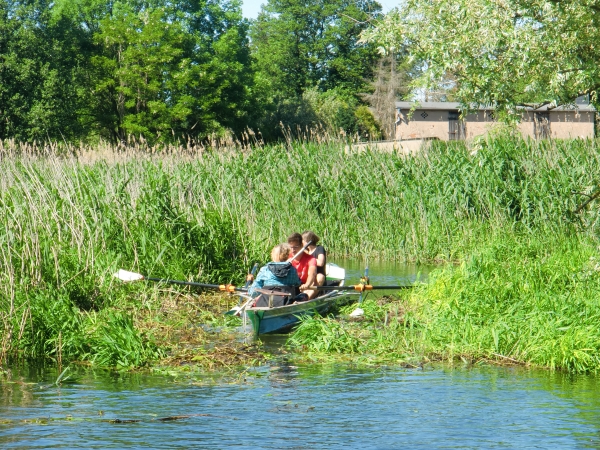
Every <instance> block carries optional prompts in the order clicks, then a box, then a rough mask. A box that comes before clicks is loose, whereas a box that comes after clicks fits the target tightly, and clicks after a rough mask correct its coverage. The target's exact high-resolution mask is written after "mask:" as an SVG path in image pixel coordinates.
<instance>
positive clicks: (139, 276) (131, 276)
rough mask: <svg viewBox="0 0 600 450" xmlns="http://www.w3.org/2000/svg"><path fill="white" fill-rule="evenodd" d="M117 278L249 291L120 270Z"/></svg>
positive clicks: (229, 286) (222, 285)
mask: <svg viewBox="0 0 600 450" xmlns="http://www.w3.org/2000/svg"><path fill="white" fill-rule="evenodd" d="M114 276H115V277H116V278H118V279H119V280H121V281H125V282H130V281H139V280H145V281H156V282H159V283H169V284H181V285H184V286H194V287H201V288H206V289H218V290H220V291H224V292H246V291H247V289H244V288H239V287H237V286H234V285H233V284H206V283H195V282H193V281H179V280H168V279H164V278H153V277H147V276H145V275H142V274H141V273H135V272H129V271H127V270H123V269H119V271H118V272H117V273H115V274H114Z"/></svg>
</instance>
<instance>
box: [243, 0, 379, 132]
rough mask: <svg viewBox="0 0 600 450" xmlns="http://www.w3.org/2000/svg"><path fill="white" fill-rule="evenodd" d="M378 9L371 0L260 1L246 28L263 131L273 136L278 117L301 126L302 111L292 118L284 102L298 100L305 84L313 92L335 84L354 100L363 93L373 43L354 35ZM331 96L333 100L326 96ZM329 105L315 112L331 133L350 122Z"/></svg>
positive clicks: (373, 57) (349, 116) (373, 55)
mask: <svg viewBox="0 0 600 450" xmlns="http://www.w3.org/2000/svg"><path fill="white" fill-rule="evenodd" d="M380 11H381V5H379V3H377V2H374V1H371V0H369V1H365V2H353V1H347V0H336V1H323V0H311V1H309V2H298V1H287V0H286V1H281V0H270V1H269V2H267V3H266V4H265V5H263V9H262V11H261V13H260V14H259V16H258V18H257V19H256V21H255V22H254V23H253V24H252V27H251V29H250V35H251V46H252V55H253V57H254V60H255V70H256V76H255V79H256V85H257V91H256V94H257V96H258V97H259V102H260V103H261V104H262V106H263V108H265V110H266V111H265V112H266V114H265V116H264V118H263V120H262V122H260V125H259V126H260V128H261V131H262V132H263V134H265V135H266V134H269V135H271V136H275V134H271V133H272V131H271V130H272V129H274V128H275V127H278V126H279V124H280V122H282V123H283V124H284V125H286V126H291V127H292V128H295V126H296V125H298V126H301V127H303V126H306V125H307V122H306V118H305V115H299V116H298V117H297V118H295V117H294V116H293V115H290V114H289V112H288V107H287V105H289V104H290V103H291V104H298V103H301V101H302V98H303V96H304V95H305V94H306V93H307V91H309V90H310V89H314V90H316V91H315V93H316V92H320V93H327V92H328V91H331V90H334V89H335V90H338V91H339V92H346V93H349V94H350V96H353V97H354V98H355V99H356V98H358V94H360V93H362V92H365V89H366V88H367V84H368V82H367V80H368V79H369V78H371V76H372V72H373V67H374V64H375V61H376V60H377V58H378V55H377V50H376V47H375V46H374V45H372V44H366V45H365V44H360V43H359V37H360V33H361V31H362V30H363V29H364V28H365V27H366V24H367V21H368V20H371V19H372V18H377V17H379V15H380ZM309 95H311V94H310V93H309ZM315 95H316V94H315ZM313 96H314V95H313ZM334 96H338V94H334ZM332 101H333V103H335V101H336V99H333V98H330V99H328V100H327V102H328V103H331V102H332ZM344 101H345V100H344ZM354 102H356V100H354ZM309 103H310V100H309ZM310 104H311V106H313V107H314V106H315V105H314V103H310ZM331 108H333V109H334V111H333V112H332V111H328V112H327V113H325V114H319V113H318V112H317V113H316V114H317V116H318V118H319V120H320V121H322V122H324V123H325V124H326V126H329V127H332V128H333V129H335V130H336V132H337V130H338V129H339V127H340V126H342V127H345V126H346V125H347V124H346V123H344V122H351V124H353V123H354V122H355V120H354V119H353V114H352V113H346V112H347V110H348V108H347V107H346V106H343V107H341V110H340V106H336V105H330V106H329V109H331ZM317 109H318V108H317ZM344 114H346V115H347V118H343V115H344ZM347 131H349V132H352V131H353V130H351V129H350V130H347Z"/></svg>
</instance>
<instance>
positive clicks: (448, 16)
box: [365, 0, 600, 113]
mask: <svg viewBox="0 0 600 450" xmlns="http://www.w3.org/2000/svg"><path fill="white" fill-rule="evenodd" d="M365 37H366V38H367V39H368V40H370V41H371V42H378V43H380V44H381V45H384V46H388V47H389V46H408V47H409V49H410V53H411V58H413V60H415V61H418V62H419V63H420V65H421V67H422V68H423V74H422V76H421V77H419V79H418V80H417V81H416V83H415V86H416V87H421V88H435V87H436V85H438V84H439V83H443V82H445V81H446V80H448V79H452V80H455V81H454V82H455V88H456V92H455V97H456V98H457V99H458V100H459V101H461V102H463V103H464V104H470V103H478V104H487V105H493V106H496V107H497V108H498V109H500V110H502V111H505V112H508V113H510V112H511V111H514V110H515V107H517V106H519V105H525V104H527V105H532V106H539V105H541V104H551V105H552V104H555V105H558V104H567V103H572V102H574V100H575V98H576V97H578V96H580V95H584V94H589V95H590V96H591V98H592V100H593V101H595V102H598V96H597V92H598V89H599V88H600V66H599V65H598V60H599V59H600V58H599V57H600V46H599V45H598V42H600V41H599V38H600V2H598V1H596V0H590V1H585V2H580V1H576V0H564V1H558V0H494V1H489V0H433V1H431V0H407V1H406V2H404V3H403V4H402V5H401V6H400V7H399V8H398V9H396V10H393V11H392V12H390V13H389V14H388V15H387V16H386V17H385V19H384V20H382V21H380V22H379V23H378V24H377V26H376V27H375V28H374V29H372V30H370V31H368V32H367V33H366V34H365Z"/></svg>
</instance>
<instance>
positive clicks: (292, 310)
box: [246, 291, 357, 335]
mask: <svg viewBox="0 0 600 450" xmlns="http://www.w3.org/2000/svg"><path fill="white" fill-rule="evenodd" d="M356 297H357V294H355V293H352V292H343V291H332V292H329V293H328V294H327V295H325V296H322V297H317V298H316V299H314V300H309V301H307V302H301V303H294V304H292V305H288V306H280V307H277V308H248V309H246V315H247V317H248V319H250V322H251V323H252V329H253V330H254V334H256V335H260V334H270V333H283V332H285V331H289V330H290V329H291V328H292V327H293V326H294V325H296V324H297V323H298V322H299V321H300V319H301V318H302V317H304V316H313V315H315V314H320V315H324V314H327V312H329V311H330V310H332V309H333V308H336V307H339V306H342V305H344V304H346V303H349V302H351V301H352V300H353V299H355V298H356Z"/></svg>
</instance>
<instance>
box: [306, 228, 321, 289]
mask: <svg viewBox="0 0 600 450" xmlns="http://www.w3.org/2000/svg"><path fill="white" fill-rule="evenodd" d="M319 240H320V239H319V236H317V235H316V234H315V233H313V232H312V231H305V232H304V233H302V244H303V245H306V244H308V243H309V242H310V244H309V245H308V247H306V253H308V254H309V255H312V256H313V257H314V258H315V259H316V260H317V278H316V283H315V285H316V286H323V285H324V284H325V265H326V264H327V252H326V251H325V249H324V248H323V246H322V245H317V244H318V243H319Z"/></svg>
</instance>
